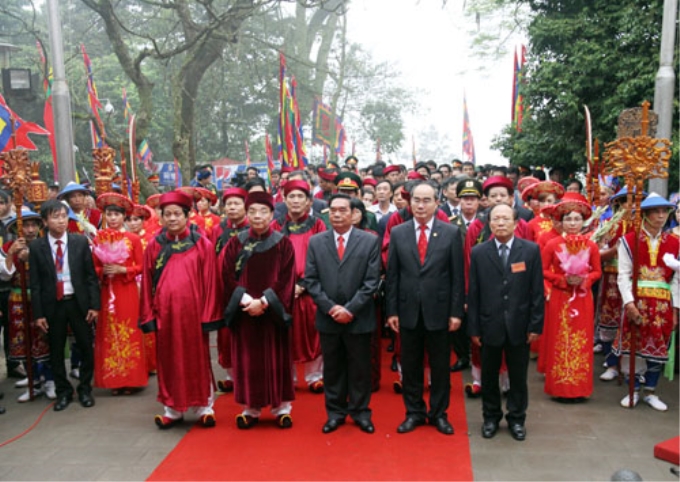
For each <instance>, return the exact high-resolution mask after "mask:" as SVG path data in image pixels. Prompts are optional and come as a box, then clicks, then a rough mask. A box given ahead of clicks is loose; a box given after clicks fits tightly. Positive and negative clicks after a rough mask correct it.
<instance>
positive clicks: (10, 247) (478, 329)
mask: <svg viewBox="0 0 680 482" xmlns="http://www.w3.org/2000/svg"><path fill="white" fill-rule="evenodd" d="M212 175H213V174H212V170H211V168H210V167H209V166H202V167H201V168H199V169H198V170H197V171H196V177H195V179H194V180H192V182H191V185H190V186H186V187H180V188H177V189H174V190H172V191H169V192H165V193H163V194H155V195H152V196H149V197H148V198H147V199H146V200H145V204H144V205H137V204H134V203H133V202H132V201H131V200H130V199H129V198H128V197H127V196H125V195H124V194H122V193H121V192H120V189H114V192H109V193H104V194H100V195H99V196H96V197H95V196H94V195H93V194H92V192H91V191H90V189H89V187H88V186H85V185H80V184H76V183H69V184H68V185H67V186H65V187H64V188H63V189H61V190H59V189H56V188H55V189H52V190H51V192H52V194H53V196H52V197H53V199H50V200H48V201H47V202H45V203H43V204H42V206H40V209H39V212H34V211H33V210H32V208H33V206H24V207H23V208H22V213H21V221H22V225H23V226H22V231H21V232H17V231H18V230H17V224H18V223H17V220H18V219H17V216H16V213H14V212H13V204H12V196H11V194H10V193H8V192H5V191H0V236H2V251H1V257H0V312H1V313H2V316H3V325H2V326H3V332H4V338H3V345H4V349H5V354H6V359H7V370H8V375H9V376H10V377H13V378H17V379H18V381H17V382H16V386H17V387H18V388H26V391H24V392H22V393H21V395H19V396H18V398H17V401H18V402H28V401H30V400H33V399H35V398H37V397H40V396H43V395H44V396H46V397H47V398H49V399H51V400H55V403H54V410H55V411H62V410H64V409H66V408H67V407H68V406H69V404H70V403H71V402H72V401H73V398H74V387H73V384H72V380H77V386H76V387H75V394H76V395H77V398H78V402H79V403H80V404H81V405H82V406H83V407H92V406H94V405H95V399H94V397H93V393H92V390H93V387H96V388H98V389H105V390H106V391H108V393H110V395H111V396H130V395H134V394H135V393H137V392H139V391H140V390H143V389H144V388H145V387H146V386H147V385H148V383H149V376H151V375H155V376H156V379H157V382H158V401H159V402H160V403H161V404H162V406H163V411H162V413H159V414H158V415H157V416H156V417H155V423H156V425H157V426H158V428H160V429H168V428H170V427H172V426H174V425H176V424H178V423H180V422H182V421H183V419H184V415H185V413H186V412H187V411H188V410H190V409H191V410H193V411H194V412H195V413H196V416H197V417H198V423H199V424H200V425H202V426H204V427H214V426H215V424H216V416H215V412H214V409H213V404H214V399H215V393H216V391H217V390H219V391H221V392H225V393H229V392H233V396H234V398H235V401H236V402H237V403H238V404H239V405H240V406H241V407H242V410H241V412H240V413H238V414H236V425H237V427H238V428H239V429H243V430H247V429H250V428H252V427H254V426H255V425H257V424H258V423H259V421H260V419H261V418H262V417H263V413H262V412H263V410H264V409H266V408H269V409H270V410H271V413H272V415H273V418H274V421H275V423H276V424H277V425H278V426H279V427H281V428H282V429H288V428H291V427H292V426H293V415H292V408H293V402H294V399H295V387H296V385H297V384H298V383H304V386H306V387H307V388H308V389H309V390H310V391H311V392H312V393H316V394H323V396H324V400H325V409H326V413H327V421H326V423H325V424H324V425H323V427H322V431H323V432H324V433H330V432H333V431H335V430H337V429H339V428H340V426H342V425H343V424H344V423H345V422H346V419H347V417H349V418H351V419H352V420H353V421H354V424H355V425H357V426H358V428H359V429H360V430H361V431H363V432H366V433H373V432H374V431H375V427H374V425H373V422H372V417H371V414H372V411H371V405H370V401H371V394H372V393H373V392H374V391H376V390H378V389H379V388H380V381H381V380H380V378H381V367H380V361H381V353H382V350H383V349H384V346H383V343H382V339H383V338H389V346H387V350H388V351H390V352H392V353H393V357H392V358H393V361H392V367H391V368H392V370H393V371H394V372H395V375H394V380H391V386H392V389H393V390H394V391H395V392H396V393H398V394H401V395H402V397H403V401H404V408H405V410H404V412H405V416H404V419H403V421H402V422H401V423H400V424H399V425H398V427H397V432H398V433H408V432H411V431H413V430H415V429H416V428H417V427H419V426H421V425H425V424H429V425H432V426H433V427H434V428H435V429H436V430H437V431H439V432H440V433H442V434H445V435H452V434H453V433H454V427H453V426H452V424H451V423H450V422H449V420H448V416H447V410H448V407H449V399H450V392H451V386H450V374H451V372H458V371H462V370H467V369H471V383H469V384H467V385H466V386H465V392H466V394H467V396H468V397H471V398H477V397H479V398H481V401H482V404H481V405H482V415H483V425H482V436H483V437H485V438H491V437H493V436H495V434H496V433H497V431H498V429H499V424H500V422H501V421H502V419H503V417H505V419H506V420H507V424H508V428H509V431H510V434H511V436H512V437H513V438H514V439H516V440H520V441H521V440H524V439H525V437H526V427H525V420H526V412H527V407H528V389H527V376H528V371H529V369H530V360H531V359H532V358H537V363H536V369H537V370H538V371H539V372H540V373H542V374H544V376H545V384H544V390H545V393H546V394H547V396H550V397H551V398H552V399H553V400H555V401H556V402H558V403H579V402H584V401H586V400H587V399H588V398H589V397H591V396H592V393H593V380H594V379H595V377H596V376H598V375H597V374H596V373H595V372H596V365H595V358H594V354H595V353H597V352H601V353H602V354H603V357H604V360H605V362H604V363H605V369H604V371H603V372H602V373H601V374H599V379H600V380H602V381H604V382H606V381H611V380H614V379H616V378H618V377H620V376H622V377H624V378H626V379H627V378H628V377H629V376H631V374H630V373H628V372H629V367H630V366H631V365H634V366H635V372H634V373H633V374H632V376H633V377H634V378H635V380H634V383H635V391H634V392H633V397H632V398H631V397H630V396H629V395H626V396H625V397H623V399H622V400H621V405H622V406H623V407H626V408H628V407H632V406H635V405H637V404H638V403H639V402H640V401H644V402H645V403H646V404H648V405H649V406H651V407H652V408H654V409H656V410H660V411H664V410H667V405H666V404H665V403H664V402H663V401H662V400H661V399H660V398H659V396H658V395H657V394H656V393H655V389H656V387H657V385H658V383H659V379H660V375H661V372H662V369H663V367H664V364H665V363H666V362H667V361H668V360H669V356H670V359H672V358H673V354H672V353H670V354H669V350H670V346H671V339H672V336H673V334H674V332H675V331H677V320H678V308H679V307H680V284H679V275H678V272H679V271H680V262H679V261H678V254H679V253H680V242H679V240H680V237H679V235H680V232H679V231H680V227H677V224H678V221H680V219H679V218H680V215H679V214H678V212H679V210H678V209H677V205H676V204H674V203H672V202H670V201H669V200H667V199H664V198H662V197H661V196H659V195H657V194H655V193H650V194H649V195H647V194H646V193H645V198H644V200H643V202H642V205H641V215H642V216H641V217H642V227H641V230H640V233H639V239H637V240H636V239H635V232H634V231H633V226H632V223H631V222H630V220H631V216H630V215H629V213H628V214H627V212H626V210H627V209H628V208H627V205H626V200H627V193H626V191H625V188H624V189H622V190H619V191H616V190H615V189H614V188H613V187H610V186H607V185H602V186H601V188H600V193H599V196H597V199H595V200H594V202H589V201H588V199H587V198H586V196H585V195H584V192H583V191H584V189H583V188H584V186H583V184H582V183H581V181H579V180H578V179H576V178H573V177H569V178H566V177H565V176H564V173H563V172H562V171H561V170H560V169H552V170H551V171H550V176H549V178H546V175H545V172H544V171H543V170H534V171H532V170H530V169H527V168H523V167H510V168H505V167H497V166H484V167H477V168H476V167H475V166H474V165H473V164H472V163H469V162H467V163H461V162H459V161H454V162H453V163H451V164H442V165H437V163H435V162H434V161H428V162H421V163H417V164H416V165H415V166H413V168H412V169H407V168H406V167H405V166H399V165H387V164H386V163H383V162H376V163H375V164H373V165H371V166H369V167H367V168H359V167H358V160H357V159H356V158H355V157H354V156H350V157H349V158H347V159H346V161H345V163H344V164H343V165H342V166H339V165H337V164H333V163H329V164H328V165H326V166H316V167H314V166H308V167H306V168H304V169H292V168H287V167H284V168H282V169H277V170H275V171H274V172H272V173H271V179H270V183H268V182H266V181H265V179H264V178H263V177H262V176H261V175H260V173H259V172H258V170H257V168H255V167H249V168H248V169H247V171H246V173H245V175H244V176H238V177H235V178H234V179H232V180H231V182H230V183H225V185H224V189H223V190H222V192H218V190H217V188H216V187H215V185H214V184H213V182H212V181H213V179H212ZM150 181H151V182H157V181H158V180H157V179H154V178H151V179H150ZM116 191H117V192H116ZM674 211H675V214H674V215H673V212H674ZM635 253H637V254H635ZM634 256H637V262H636V263H634V262H633V258H634ZM634 287H635V288H634ZM634 289H636V290H637V292H636V293H634V291H633V290H634ZM213 331H215V332H217V334H216V337H215V338H214V339H216V341H217V355H218V360H217V361H218V363H219V366H220V367H221V369H223V371H222V372H221V373H214V372H213V368H212V362H211V350H210V344H209V340H210V333H211V332H213ZM386 344H387V343H386ZM67 345H68V346H67ZM67 348H68V351H67ZM452 351H453V352H454V354H455V357H453V361H454V362H453V363H452V357H451V352H452ZM67 352H69V355H70V356H69V358H70V360H69V361H68V365H69V369H68V370H67V361H66V360H65V358H66V353H67ZM631 353H634V355H635V357H634V360H635V361H634V364H631V363H630V360H629V357H630V355H631ZM29 361H30V362H29ZM299 366H301V367H300V370H299V372H300V373H301V374H302V377H303V378H304V380H303V381H301V382H298V380H297V377H298V367H299ZM671 369H672V366H671ZM426 391H427V392H429V400H428V401H427V402H426V400H425V392H426ZM502 394H504V395H506V396H507V398H506V400H507V401H506V407H505V412H504V410H503V407H502V397H501V395H502ZM428 402H429V403H428Z"/></svg>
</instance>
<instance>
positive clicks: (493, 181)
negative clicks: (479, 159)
mask: <svg viewBox="0 0 680 482" xmlns="http://www.w3.org/2000/svg"><path fill="white" fill-rule="evenodd" d="M494 187H504V188H506V189H507V190H508V192H509V193H510V194H512V193H513V192H514V190H515V188H514V187H513V185H512V181H511V180H510V179H509V178H507V177H505V176H491V177H490V178H489V179H487V180H486V181H484V184H483V185H482V190H483V192H484V195H487V194H488V193H489V190H490V189H491V188H494Z"/></svg>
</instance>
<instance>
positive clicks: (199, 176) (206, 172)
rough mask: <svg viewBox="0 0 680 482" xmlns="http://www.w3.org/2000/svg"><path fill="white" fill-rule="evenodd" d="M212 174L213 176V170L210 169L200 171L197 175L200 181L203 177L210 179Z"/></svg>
mask: <svg viewBox="0 0 680 482" xmlns="http://www.w3.org/2000/svg"><path fill="white" fill-rule="evenodd" d="M210 176H212V172H210V171H207V170H206V171H198V175H197V176H196V177H197V178H198V180H199V181H202V180H203V179H208V178H209V177H210Z"/></svg>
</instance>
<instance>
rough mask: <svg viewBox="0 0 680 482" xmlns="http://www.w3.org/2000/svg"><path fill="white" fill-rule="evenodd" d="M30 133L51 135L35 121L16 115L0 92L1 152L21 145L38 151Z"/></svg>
mask: <svg viewBox="0 0 680 482" xmlns="http://www.w3.org/2000/svg"><path fill="white" fill-rule="evenodd" d="M12 124H14V132H12ZM29 134H38V135H41V136H48V135H50V133H49V131H48V130H47V129H44V128H43V127H40V126H39V125H38V124H35V123H34V122H27V121H25V120H23V119H22V118H21V117H19V116H18V115H16V114H15V113H14V111H13V110H12V109H10V108H9V106H8V105H7V102H5V98H4V97H3V96H2V94H0V152H6V151H9V150H11V149H16V148H19V147H22V148H24V149H27V150H29V151H37V150H38V148H37V147H36V146H35V144H33V141H32V140H31V139H30V138H29V137H28V135H29Z"/></svg>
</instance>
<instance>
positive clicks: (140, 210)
mask: <svg viewBox="0 0 680 482" xmlns="http://www.w3.org/2000/svg"><path fill="white" fill-rule="evenodd" d="M128 216H136V217H138V218H142V219H144V220H146V219H149V218H150V217H152V216H153V210H152V209H151V208H150V207H149V206H147V205H145V204H135V205H134V206H133V207H132V212H131V213H130V214H128Z"/></svg>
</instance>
